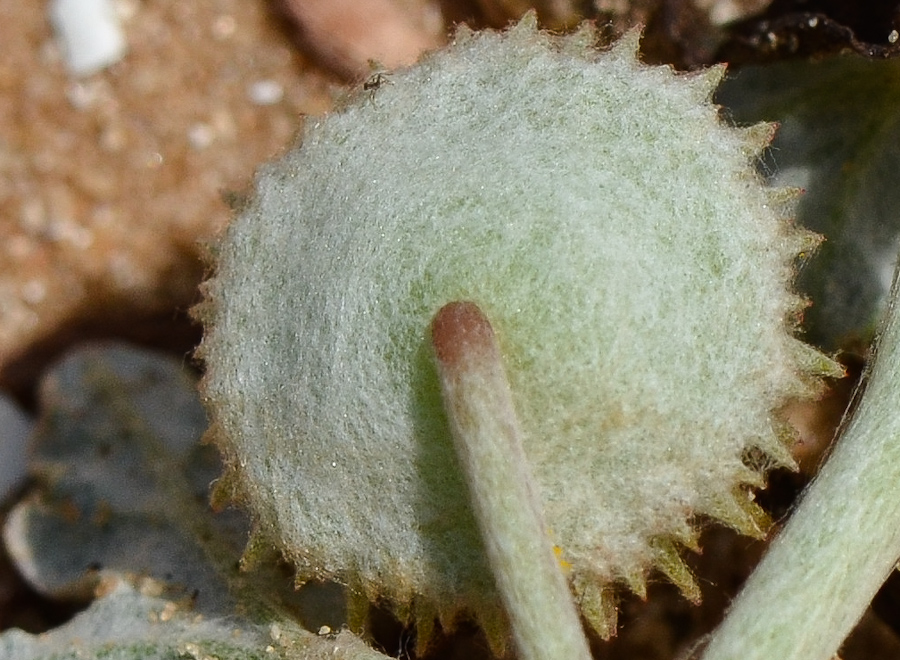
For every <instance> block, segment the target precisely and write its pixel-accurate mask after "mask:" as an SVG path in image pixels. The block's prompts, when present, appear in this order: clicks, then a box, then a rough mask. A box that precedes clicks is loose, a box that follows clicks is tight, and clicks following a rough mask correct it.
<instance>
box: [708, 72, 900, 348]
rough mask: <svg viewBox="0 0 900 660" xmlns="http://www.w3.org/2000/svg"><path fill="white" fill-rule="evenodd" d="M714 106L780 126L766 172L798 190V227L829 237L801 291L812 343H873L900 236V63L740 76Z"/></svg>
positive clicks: (801, 283)
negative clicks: (899, 178)
mask: <svg viewBox="0 0 900 660" xmlns="http://www.w3.org/2000/svg"><path fill="white" fill-rule="evenodd" d="M716 100H717V101H718V102H719V103H722V104H724V106H725V107H726V113H727V114H730V115H731V116H732V117H733V118H734V120H735V121H737V122H739V123H741V124H744V123H755V122H758V121H777V122H778V123H779V124H780V127H779V130H778V132H777V134H776V136H775V140H774V142H773V143H772V147H771V149H770V150H769V152H768V154H767V158H766V161H765V163H764V170H765V173H766V174H767V175H768V176H770V177H771V178H772V179H773V182H774V183H775V184H776V185H780V186H798V187H801V188H803V189H805V191H806V194H805V195H804V196H803V198H802V199H801V201H800V205H799V208H798V211H797V219H798V221H799V223H800V224H802V225H804V226H806V227H808V228H809V229H812V230H814V231H816V232H819V233H821V234H823V235H824V236H825V239H826V240H825V243H824V245H823V246H822V247H821V248H820V250H819V252H818V254H817V255H816V257H815V258H814V259H813V260H812V261H811V262H810V263H809V264H808V265H807V267H806V268H805V270H804V271H803V272H802V273H801V277H800V279H799V282H798V286H799V287H800V288H801V289H802V290H803V291H805V292H806V293H807V295H809V296H810V298H811V299H812V303H813V304H812V306H811V308H810V309H809V310H808V311H807V312H806V317H805V321H806V326H807V328H808V331H809V338H810V339H811V340H812V341H813V342H815V343H818V344H819V345H821V346H823V347H824V348H826V349H828V350H834V349H837V348H840V347H842V346H845V345H847V343H848V342H854V341H858V340H863V341H868V340H869V339H871V336H872V333H873V331H874V328H875V323H876V322H877V320H878V318H879V317H880V315H881V311H882V310H883V307H884V301H885V300H886V298H887V295H888V292H889V291H890V286H891V278H892V275H893V271H894V263H895V261H896V255H897V249H898V243H900V240H898V234H900V212H898V209H900V186H897V185H896V180H897V173H898V171H900V112H898V108H900V61H898V60H886V61H872V60H867V59H864V58H862V57H859V56H855V55H846V56H835V57H831V58H828V59H825V60H822V61H819V62H783V63H779V64H775V65H770V66H765V67H748V68H744V69H741V70H740V71H738V72H737V73H735V74H734V75H732V76H731V77H730V78H729V79H727V80H726V81H725V82H724V83H723V84H722V85H721V86H720V87H719V90H718V92H717V96H716Z"/></svg>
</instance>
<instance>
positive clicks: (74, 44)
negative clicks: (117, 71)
mask: <svg viewBox="0 0 900 660" xmlns="http://www.w3.org/2000/svg"><path fill="white" fill-rule="evenodd" d="M50 20H51V21H52V23H53V27H54V28H55V30H56V33H57V36H58V38H59V40H60V41H61V42H62V48H63V52H64V54H65V59H66V66H67V67H68V69H69V71H70V72H71V73H72V74H73V75H76V76H89V75H91V74H93V73H97V72H98V71H100V70H102V69H105V68H106V67H108V66H109V65H111V64H114V63H116V62H118V61H119V60H120V59H122V56H123V55H124V54H125V50H126V45H125V35H124V33H123V32H122V27H121V25H120V23H119V17H118V14H117V13H116V8H115V5H114V4H113V2H112V0H53V3H52V4H51V6H50Z"/></svg>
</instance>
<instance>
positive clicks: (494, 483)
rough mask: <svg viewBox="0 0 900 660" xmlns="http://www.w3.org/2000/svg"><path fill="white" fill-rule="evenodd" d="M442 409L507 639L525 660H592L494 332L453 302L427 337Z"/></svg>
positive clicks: (472, 309) (468, 306)
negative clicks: (506, 621) (508, 630)
mask: <svg viewBox="0 0 900 660" xmlns="http://www.w3.org/2000/svg"><path fill="white" fill-rule="evenodd" d="M431 332H432V345H433V348H434V353H435V356H436V358H437V368H438V376H439V378H440V384H441V393H442V396H443V401H444V408H445V409H446V412H447V417H448V418H449V421H450V427H451V431H452V433H453V439H454V442H455V445H456V451H457V453H458V455H459V458H460V463H461V464H462V468H463V471H464V473H465V476H466V480H467V482H468V486H469V494H470V497H471V500H472V506H473V508H474V511H475V516H476V518H477V520H478V524H479V526H480V529H481V535H482V538H483V539H484V544H485V548H486V551H487V554H488V558H489V560H490V564H491V568H492V570H493V573H494V577H495V579H496V581H497V586H498V589H499V591H500V595H501V598H502V599H503V604H504V606H505V607H506V611H507V613H508V615H509V618H510V621H511V623H512V628H513V638H514V640H515V643H516V646H517V648H518V650H519V654H520V656H521V658H522V659H523V660H578V659H584V660H587V659H589V658H590V657H591V656H590V651H589V650H588V644H587V640H586V638H585V635H584V631H583V629H582V627H581V622H580V620H579V618H578V614H577V612H576V610H575V604H574V602H573V600H572V596H571V593H570V591H569V587H568V584H567V581H566V577H565V575H564V574H563V572H562V568H561V566H560V564H559V562H558V560H557V558H556V555H555V553H554V550H553V545H552V543H551V542H550V538H549V536H548V529H547V526H546V523H545V522H544V520H543V514H542V511H541V505H540V501H539V499H538V496H537V493H536V492H535V487H534V485H533V480H532V477H531V472H530V470H529V468H528V463H527V460H526V457H525V452H524V450H523V448H522V442H521V435H520V432H519V424H518V421H517V419H516V414H515V410H514V409H513V403H512V394H511V392H510V389H509V382H508V381H507V378H506V374H505V372H504V370H503V364H502V361H501V358H500V350H499V347H498V345H497V341H496V339H495V337H494V332H493V329H492V328H491V325H490V323H489V322H488V320H487V318H485V316H484V315H483V314H482V312H481V310H480V309H479V308H478V307H477V306H476V305H475V304H473V303H468V302H454V303H450V304H448V305H445V306H444V307H443V308H441V310H440V311H439V312H438V313H437V315H435V317H434V321H433V323H432V327H431Z"/></svg>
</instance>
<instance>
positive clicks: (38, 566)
mask: <svg viewBox="0 0 900 660" xmlns="http://www.w3.org/2000/svg"><path fill="white" fill-rule="evenodd" d="M205 426H206V419H205V415H204V412H203V409H202V407H201V405H200V403H199V399H198V397H197V392H196V384H195V382H194V379H193V377H192V376H191V375H190V374H189V373H188V372H187V370H186V369H185V368H184V367H183V366H182V365H181V364H180V363H179V362H178V361H177V360H173V359H171V358H163V357H160V356H155V355H152V354H147V353H145V352H141V351H137V350H135V349H130V348H123V347H119V346H113V347H105V348H99V347H95V348H86V349H82V350H79V351H76V352H74V353H72V354H71V355H69V356H68V357H67V358H66V359H65V360H64V361H63V362H61V363H60V364H58V365H56V366H55V367H54V368H52V369H51V370H50V371H49V372H48V374H47V375H46V377H45V378H44V379H43V381H42V386H41V408H40V419H39V423H38V425H37V431H36V435H35V437H34V438H33V442H32V445H33V446H32V452H31V455H30V462H29V470H30V472H31V475H32V477H33V478H34V479H35V481H36V491H35V492H34V493H33V495H32V496H31V497H29V498H26V499H25V500H23V501H22V502H21V503H19V504H17V505H16V506H15V507H14V508H13V510H12V511H11V512H10V514H9V518H8V520H7V523H6V525H5V527H4V530H3V539H4V542H5V544H6V548H7V551H8V552H9V554H10V555H11V557H12V559H13V560H14V562H15V564H16V566H17V568H18V569H19V571H20V572H21V573H22V574H23V575H24V576H25V577H26V578H27V579H28V581H29V582H30V583H31V584H32V586H33V587H34V588H35V589H37V590H38V591H40V592H41V593H43V594H44V595H46V596H47V597H49V598H56V599H64V600H65V599H72V598H79V599H88V598H94V599H95V600H94V601H93V602H92V604H91V605H90V606H89V607H88V609H86V610H85V611H84V612H81V613H80V614H78V615H77V616H76V617H75V618H74V619H72V620H71V621H70V622H68V623H66V624H65V625H63V626H60V627H59V628H56V629H54V630H52V631H50V632H47V633H45V634H42V635H30V634H27V633H25V632H22V631H19V630H10V631H7V632H5V633H3V634H2V635H0V660H51V659H52V660H59V659H61V658H73V659H74V658H78V660H100V659H106V658H115V659H121V660H155V659H159V660H162V659H165V660H170V659H171V660H174V659H175V658H194V659H195V660H201V659H203V660H205V659H207V658H216V659H217V660H246V659H248V658H250V659H257V658H267V659H273V660H274V659H282V660H313V659H314V658H331V657H339V658H341V657H342V658H348V659H349V658H354V659H357V660H359V659H362V658H369V659H370V660H374V659H376V658H383V657H384V656H382V655H381V654H378V653H376V652H375V651H372V650H371V649H369V648H367V647H366V646H365V645H364V644H363V642H361V641H360V640H359V639H357V638H355V637H353V636H352V635H351V634H350V633H341V634H340V635H338V636H337V637H335V638H326V637H318V636H316V635H314V634H312V633H310V632H307V631H306V630H304V629H303V628H302V627H301V624H305V625H306V626H307V628H311V629H317V628H318V626H319V625H323V624H330V625H331V626H334V628H335V629H339V627H340V625H341V623H342V622H343V620H344V613H343V610H342V602H341V599H340V598H337V600H335V598H333V597H331V595H330V593H329V592H328V591H327V590H321V589H319V590H313V591H309V590H308V591H306V592H301V593H300V594H294V593H293V591H292V585H291V582H290V580H289V579H286V578H285V577H284V576H283V575H282V574H281V573H280V572H279V571H278V570H277V567H275V566H274V564H270V565H269V566H268V567H265V568H261V569H260V570H257V571H251V572H240V571H238V569H237V566H238V561H239V557H240V550H241V548H242V546H243V543H244V541H245V539H246V537H247V525H246V524H245V521H244V517H243V516H242V515H239V514H238V513H237V512H236V511H226V512H223V513H220V514H217V515H214V514H213V512H212V511H211V510H210V509H209V507H208V505H207V504H206V501H207V495H208V489H209V484H210V482H211V481H212V480H213V479H215V477H216V476H217V475H218V474H219V473H220V470H221V467H220V464H219V461H218V457H217V453H216V451H215V449H214V448H213V447H210V446H202V445H200V444H199V439H200V436H201V434H202V432H203V430H204V428H205Z"/></svg>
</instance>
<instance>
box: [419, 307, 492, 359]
mask: <svg viewBox="0 0 900 660" xmlns="http://www.w3.org/2000/svg"><path fill="white" fill-rule="evenodd" d="M431 343H432V346H434V354H435V356H436V357H437V359H438V361H439V362H440V363H441V364H442V365H444V366H445V367H451V368H453V367H459V366H461V365H460V363H461V362H462V361H463V360H464V359H471V358H473V357H476V356H480V357H481V358H485V357H493V358H494V359H497V360H499V357H500V356H499V349H498V348H497V342H496V339H495V337H494V329H493V328H492V327H491V323H490V321H488V320H487V317H486V316H485V315H484V313H483V312H482V311H481V309H480V308H479V307H478V305H476V304H475V303H473V302H468V301H455V302H451V303H447V304H446V305H444V306H443V307H441V308H440V309H439V310H438V313H437V314H435V315H434V320H433V321H432V322H431Z"/></svg>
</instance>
